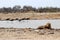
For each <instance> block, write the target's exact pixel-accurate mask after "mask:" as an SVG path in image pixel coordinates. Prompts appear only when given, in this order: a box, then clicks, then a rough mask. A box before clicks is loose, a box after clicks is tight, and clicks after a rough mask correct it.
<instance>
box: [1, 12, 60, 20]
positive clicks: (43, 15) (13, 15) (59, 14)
mask: <svg viewBox="0 0 60 40" xmlns="http://www.w3.org/2000/svg"><path fill="white" fill-rule="evenodd" d="M7 18H10V19H16V18H18V19H22V18H30V19H31V20H39V19H60V12H56V13H34V12H31V13H8V14H4V13H0V19H1V20H5V19H7Z"/></svg>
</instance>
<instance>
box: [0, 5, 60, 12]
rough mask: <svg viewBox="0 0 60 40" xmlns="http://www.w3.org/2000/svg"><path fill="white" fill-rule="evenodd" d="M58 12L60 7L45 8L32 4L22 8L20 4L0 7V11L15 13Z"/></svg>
mask: <svg viewBox="0 0 60 40" xmlns="http://www.w3.org/2000/svg"><path fill="white" fill-rule="evenodd" d="M30 11H33V12H39V13H40V12H60V8H53V7H46V8H42V7H40V8H34V7H32V6H23V8H21V6H19V5H16V6H14V7H13V8H11V7H8V8H7V7H3V8H0V13H16V12H30Z"/></svg>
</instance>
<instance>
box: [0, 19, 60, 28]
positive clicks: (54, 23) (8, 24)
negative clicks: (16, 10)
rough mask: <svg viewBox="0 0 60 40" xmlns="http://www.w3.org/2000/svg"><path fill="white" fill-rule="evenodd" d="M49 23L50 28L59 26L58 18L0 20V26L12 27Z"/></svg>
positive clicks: (59, 20) (27, 26) (31, 26)
mask: <svg viewBox="0 0 60 40" xmlns="http://www.w3.org/2000/svg"><path fill="white" fill-rule="evenodd" d="M46 23H51V26H52V28H57V29H59V28H60V19H58V20H22V21H18V20H15V21H0V27H8V28H10V27H14V28H37V27H38V26H41V25H45V24H46Z"/></svg>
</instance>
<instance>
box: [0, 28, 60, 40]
mask: <svg viewBox="0 0 60 40" xmlns="http://www.w3.org/2000/svg"><path fill="white" fill-rule="evenodd" d="M0 40H60V30H50V29H42V30H38V29H28V28H24V29H22V28H15V29H14V28H6V29H0Z"/></svg>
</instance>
